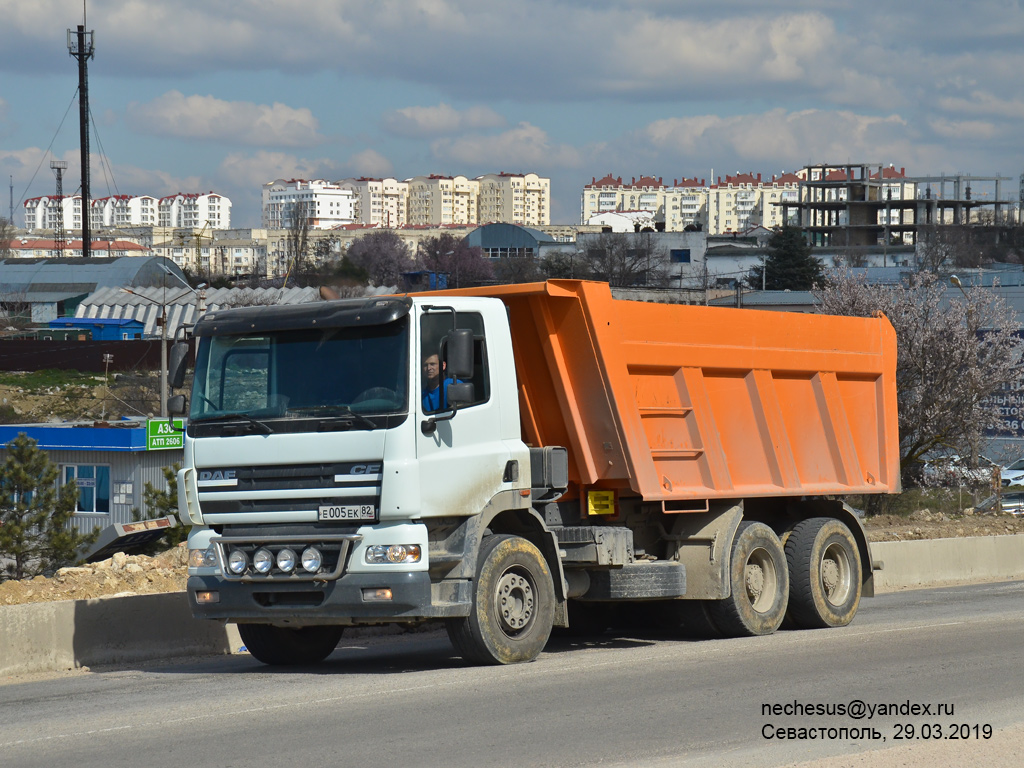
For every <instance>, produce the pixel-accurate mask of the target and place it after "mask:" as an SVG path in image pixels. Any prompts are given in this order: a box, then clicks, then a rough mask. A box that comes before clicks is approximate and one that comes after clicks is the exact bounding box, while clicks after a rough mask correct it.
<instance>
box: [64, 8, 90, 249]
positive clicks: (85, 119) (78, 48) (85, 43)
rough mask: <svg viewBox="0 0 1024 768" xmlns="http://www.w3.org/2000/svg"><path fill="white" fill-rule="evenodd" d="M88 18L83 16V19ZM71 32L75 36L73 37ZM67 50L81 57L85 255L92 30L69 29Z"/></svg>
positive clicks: (86, 245) (85, 243)
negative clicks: (74, 30) (73, 30)
mask: <svg viewBox="0 0 1024 768" xmlns="http://www.w3.org/2000/svg"><path fill="white" fill-rule="evenodd" d="M84 20H85V19H84V18H83V21H84ZM72 35H74V36H73V37H72ZM68 53H70V54H71V58H73V59H77V60H78V135H79V149H80V151H81V154H82V256H84V257H85V258H88V257H89V256H91V255H92V253H91V251H92V239H91V238H92V233H91V232H90V231H89V226H90V221H89V219H90V216H91V215H92V211H91V210H90V209H91V208H92V205H91V204H90V201H89V64H88V62H89V59H91V58H92V55H93V36H92V32H91V31H90V32H86V31H85V25H84V24H79V25H78V30H77V32H75V33H72V31H71V30H70V29H69V30H68Z"/></svg>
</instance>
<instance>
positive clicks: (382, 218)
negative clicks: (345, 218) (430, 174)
mask: <svg viewBox="0 0 1024 768" xmlns="http://www.w3.org/2000/svg"><path fill="white" fill-rule="evenodd" d="M338 186H340V187H341V188H342V189H350V190H352V192H354V193H355V195H356V210H355V222H356V223H357V224H365V225H367V226H371V227H390V228H396V227H404V226H405V225H406V224H407V223H408V222H409V182H408V181H398V180H397V179H393V178H388V179H371V178H367V177H365V176H364V177H361V178H358V179H343V180H342V181H339V182H338Z"/></svg>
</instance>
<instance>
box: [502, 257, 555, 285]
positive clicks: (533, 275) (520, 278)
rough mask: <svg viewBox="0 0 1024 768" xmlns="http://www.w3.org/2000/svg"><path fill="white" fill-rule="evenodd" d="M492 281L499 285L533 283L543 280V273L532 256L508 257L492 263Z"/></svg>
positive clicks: (538, 263)
mask: <svg viewBox="0 0 1024 768" xmlns="http://www.w3.org/2000/svg"><path fill="white" fill-rule="evenodd" d="M494 279H495V280H496V281H497V282H498V283H499V284H501V285H508V284H511V283H535V282H537V281H538V280H543V279H544V273H543V271H542V269H541V264H540V262H538V260H537V259H535V258H533V256H509V257H508V258H502V259H497V260H496V261H495V262H494Z"/></svg>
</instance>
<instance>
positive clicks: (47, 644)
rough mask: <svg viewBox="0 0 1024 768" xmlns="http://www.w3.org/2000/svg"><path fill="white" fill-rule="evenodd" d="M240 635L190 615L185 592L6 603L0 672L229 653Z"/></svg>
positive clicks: (1, 615) (0, 622)
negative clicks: (16, 603) (48, 601)
mask: <svg viewBox="0 0 1024 768" xmlns="http://www.w3.org/2000/svg"><path fill="white" fill-rule="evenodd" d="M231 629H234V628H233V627H232V628H231ZM237 638H238V635H237V631H235V632H234V633H233V636H232V634H231V633H229V631H228V628H226V627H225V626H224V625H223V624H217V623H215V622H212V621H199V620H198V619H194V618H192V614H191V611H190V609H189V605H188V599H187V597H186V596H185V593H184V592H169V593H166V594H158V595H134V596H129V597H108V598H100V599H93V600H63V601H60V602H52V603H29V604H27V605H7V606H2V607H0V675H13V674H25V673H30V672H45V671H53V670H62V669H74V668H77V667H83V666H91V665H94V664H124V663H128V664H130V663H135V662H139V661H147V660H153V659H161V658H168V657H174V656H188V655H207V654H221V653H230V652H231V650H232V648H233V647H234V648H237V647H238V644H239V641H238V639H237Z"/></svg>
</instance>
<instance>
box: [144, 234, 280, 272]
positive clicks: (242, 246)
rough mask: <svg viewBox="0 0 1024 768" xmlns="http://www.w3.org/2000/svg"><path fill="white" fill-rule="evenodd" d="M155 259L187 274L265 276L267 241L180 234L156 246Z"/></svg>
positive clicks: (154, 249)
mask: <svg viewBox="0 0 1024 768" xmlns="http://www.w3.org/2000/svg"><path fill="white" fill-rule="evenodd" d="M153 255H155V256H162V257H163V258H165V259H170V260H171V261H173V262H174V263H175V264H177V265H178V266H179V267H181V268H182V269H183V270H185V271H186V272H190V273H192V274H200V275H224V276H228V277H238V276H241V275H246V276H248V275H253V274H258V275H259V276H260V277H264V276H266V275H265V274H264V273H265V265H266V260H267V244H266V240H253V239H248V238H247V239H238V238H231V239H222V240H214V239H207V238H204V237H200V236H198V235H196V234H195V233H192V234H191V235H190V234H188V233H181V235H180V236H179V237H176V238H174V239H172V240H168V241H164V242H162V243H156V244H155V245H154V246H153Z"/></svg>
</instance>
